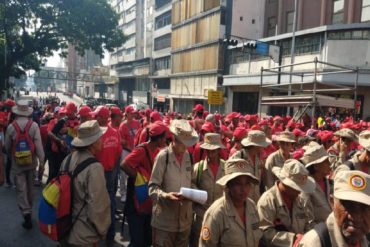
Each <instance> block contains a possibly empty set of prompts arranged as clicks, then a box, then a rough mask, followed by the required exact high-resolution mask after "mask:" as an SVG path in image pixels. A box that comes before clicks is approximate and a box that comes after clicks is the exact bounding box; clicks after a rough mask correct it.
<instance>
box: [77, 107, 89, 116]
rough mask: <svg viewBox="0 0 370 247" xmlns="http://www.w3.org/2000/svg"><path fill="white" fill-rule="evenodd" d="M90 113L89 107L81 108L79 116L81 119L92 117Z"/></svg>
mask: <svg viewBox="0 0 370 247" xmlns="http://www.w3.org/2000/svg"><path fill="white" fill-rule="evenodd" d="M90 113H91V109H90V107H89V106H87V105H84V106H81V108H80V110H79V111H78V115H80V116H81V117H87V116H89V115H90Z"/></svg>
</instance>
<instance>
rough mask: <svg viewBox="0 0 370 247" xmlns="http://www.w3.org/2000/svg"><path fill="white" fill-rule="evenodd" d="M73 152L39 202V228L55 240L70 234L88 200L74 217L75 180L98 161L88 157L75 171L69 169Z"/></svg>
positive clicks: (45, 189) (48, 185)
mask: <svg viewBox="0 0 370 247" xmlns="http://www.w3.org/2000/svg"><path fill="white" fill-rule="evenodd" d="M71 158H72V154H70V155H69V156H68V157H67V160H66V165H65V169H63V170H62V171H60V172H59V174H58V176H57V177H55V178H53V179H52V180H51V181H50V182H49V183H48V184H47V185H46V187H45V188H44V190H43V191H42V194H41V198H40V203H39V212H38V215H39V228H40V230H41V232H42V233H43V234H45V235H46V236H48V237H49V238H50V239H52V240H54V241H60V240H61V239H63V238H64V237H66V236H67V235H68V233H69V232H70V231H71V229H72V227H73V225H74V223H75V222H76V221H77V219H78V217H79V216H80V213H81V212H82V210H83V208H84V207H85V205H86V201H85V202H84V204H83V206H82V207H81V209H80V210H79V212H78V214H77V215H76V217H75V218H74V219H73V217H72V206H73V181H74V179H75V178H76V177H77V176H78V174H79V173H80V172H82V171H83V170H84V169H85V168H86V167H88V166H89V165H91V164H92V163H95V162H98V161H97V160H96V159H95V158H88V159H86V160H85V161H83V162H81V163H80V164H78V165H77V166H76V168H75V169H74V171H73V172H70V171H69V166H70V163H71Z"/></svg>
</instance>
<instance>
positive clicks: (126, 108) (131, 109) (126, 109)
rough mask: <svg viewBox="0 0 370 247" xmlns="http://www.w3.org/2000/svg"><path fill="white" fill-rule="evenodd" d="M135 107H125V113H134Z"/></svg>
mask: <svg viewBox="0 0 370 247" xmlns="http://www.w3.org/2000/svg"><path fill="white" fill-rule="evenodd" d="M134 112H135V109H134V107H132V106H131V105H128V106H126V107H125V113H134Z"/></svg>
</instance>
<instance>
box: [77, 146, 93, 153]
mask: <svg viewBox="0 0 370 247" xmlns="http://www.w3.org/2000/svg"><path fill="white" fill-rule="evenodd" d="M89 147H90V145H89V146H85V147H73V148H74V149H75V150H76V151H79V152H81V151H85V150H87V149H88V148H89Z"/></svg>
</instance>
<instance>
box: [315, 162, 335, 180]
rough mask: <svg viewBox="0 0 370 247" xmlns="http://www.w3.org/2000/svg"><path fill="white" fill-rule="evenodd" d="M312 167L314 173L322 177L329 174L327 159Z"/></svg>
mask: <svg viewBox="0 0 370 247" xmlns="http://www.w3.org/2000/svg"><path fill="white" fill-rule="evenodd" d="M314 167H315V171H316V172H319V173H320V174H322V175H323V177H325V176H327V175H329V174H330V172H331V169H330V162H329V159H326V160H324V161H323V162H321V163H319V164H314Z"/></svg>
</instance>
